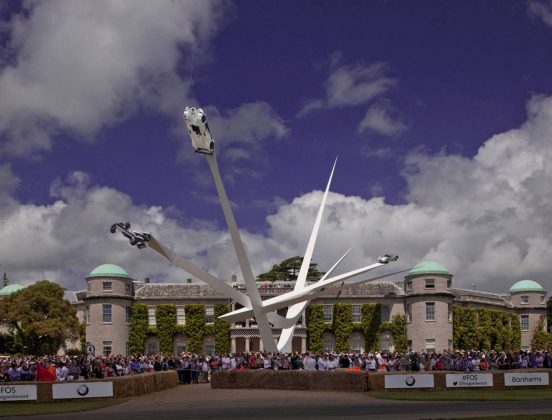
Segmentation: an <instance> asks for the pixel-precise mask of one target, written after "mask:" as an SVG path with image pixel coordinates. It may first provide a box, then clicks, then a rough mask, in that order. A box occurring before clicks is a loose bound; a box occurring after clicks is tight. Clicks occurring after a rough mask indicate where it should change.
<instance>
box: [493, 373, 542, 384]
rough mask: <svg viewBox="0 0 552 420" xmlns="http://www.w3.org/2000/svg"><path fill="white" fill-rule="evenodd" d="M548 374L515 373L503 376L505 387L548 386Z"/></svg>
mask: <svg viewBox="0 0 552 420" xmlns="http://www.w3.org/2000/svg"><path fill="white" fill-rule="evenodd" d="M548 384H549V382H548V372H516V373H505V374H504V385H506V386H534V385H548Z"/></svg>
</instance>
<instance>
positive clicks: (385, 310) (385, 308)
mask: <svg viewBox="0 0 552 420" xmlns="http://www.w3.org/2000/svg"><path fill="white" fill-rule="evenodd" d="M390 314H391V310H390V309H389V305H381V321H382V322H389V316H390Z"/></svg>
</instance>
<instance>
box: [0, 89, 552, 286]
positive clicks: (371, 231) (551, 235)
mask: <svg viewBox="0 0 552 420" xmlns="http://www.w3.org/2000/svg"><path fill="white" fill-rule="evenodd" d="M551 139H552V97H542V96H537V97H535V98H533V99H532V100H531V101H530V102H529V103H528V118H527V121H526V122H525V123H524V124H523V125H522V126H520V127H519V128H516V129H512V130H510V131H507V132H505V133H501V134H497V135H494V136H493V137H491V138H490V139H489V140H487V141H486V142H485V143H484V144H483V145H482V146H481V148H480V149H479V151H478V153H477V154H476V155H475V156H474V157H473V158H469V157H463V156H456V155H447V154H444V153H441V154H438V155H426V154H421V153H417V154H412V155H411V156H410V157H409V158H408V161H407V163H408V169H407V170H406V171H405V177H406V180H407V182H408V196H407V199H408V203H407V204H403V205H391V204H387V203H386V202H385V200H384V198H383V197H376V198H371V199H369V200H366V199H364V198H362V197H358V196H345V195H343V194H339V193H331V194H330V195H329V197H328V204H327V209H326V212H325V217H324V221H323V225H322V229H321V232H320V238H319V242H318V245H317V248H316V250H315V255H314V260H315V261H317V262H318V263H319V264H320V267H321V269H327V268H328V267H329V266H330V265H331V264H332V263H333V262H334V261H335V260H336V259H337V258H339V256H341V255H342V253H343V252H344V251H345V250H346V249H348V248H349V247H350V246H351V245H353V246H354V247H355V248H354V249H353V251H352V252H351V254H350V256H349V257H348V258H347V259H346V262H345V264H344V267H343V269H346V268H357V267H359V266H363V265H366V263H367V262H369V261H373V259H374V258H376V257H377V256H378V255H381V254H382V253H386V252H396V253H398V254H399V255H400V260H399V263H398V265H397V267H409V266H412V265H414V264H416V263H417V262H419V261H420V260H424V259H431V260H435V261H438V262H440V263H442V264H444V265H445V266H446V267H447V268H448V269H449V270H450V271H451V272H452V273H453V274H455V277H454V279H453V285H454V286H455V287H464V288H471V285H472V284H476V285H477V287H478V289H479V290H488V291H496V292H505V291H507V290H508V289H509V287H510V286H511V285H512V284H513V283H514V282H515V281H517V280H520V279H522V278H530V279H533V280H536V281H538V282H540V283H541V284H542V285H543V286H544V287H545V289H546V290H552V280H551V278H550V261H552V226H551V224H550V214H551V213H552V167H551V166H550V165H549V164H548V162H550V161H551V160H552V142H551ZM2 170H3V171H4V172H3V173H4V174H7V179H8V182H6V183H4V184H0V185H5V189H7V190H13V188H14V185H15V184H16V183H17V180H16V179H15V177H14V176H13V174H11V171H9V168H6V167H4V168H2ZM10 174H11V175H10ZM335 176H336V177H339V166H338V168H337V172H336V174H335ZM51 191H52V194H54V196H55V198H56V199H57V201H56V202H54V203H53V204H51V205H48V206H35V205H31V204H27V205H23V204H19V203H16V204H17V206H16V207H15V208H12V211H11V212H9V213H1V214H0V238H3V241H2V242H0V255H2V259H3V260H2V264H3V266H4V267H5V269H7V270H8V274H9V275H10V278H11V279H12V281H19V282H27V281H29V280H37V279H39V278H41V277H42V275H43V274H42V273H46V275H48V276H49V277H50V278H52V279H54V280H59V281H60V282H61V283H62V284H64V285H68V286H70V287H72V288H80V289H82V288H84V280H83V278H84V276H85V275H86V274H87V273H88V272H89V271H90V270H92V269H93V268H94V267H95V266H96V265H99V264H101V263H105V262H113V263H116V264H120V265H121V266H123V267H124V268H126V269H127V270H128V271H129V273H131V275H133V276H135V277H137V278H141V277H145V276H149V277H152V278H154V279H159V280H165V281H170V282H174V281H182V280H184V279H185V278H186V277H187V274H186V273H184V272H182V271H180V270H177V269H175V268H174V267H172V266H171V265H170V264H169V263H168V262H165V261H164V260H163V259H162V258H161V257H159V256H158V255H156V254H155V253H153V252H151V250H147V249H145V250H141V251H140V250H137V249H136V248H133V247H130V246H129V245H128V243H126V242H125V241H124V240H123V238H117V237H115V236H114V235H110V234H109V232H108V227H109V225H110V224H111V223H113V222H116V221H126V220H130V221H132V222H134V223H135V227H136V229H138V230H144V231H149V232H152V233H154V234H155V235H156V236H158V237H159V238H162V240H163V241H164V242H165V243H167V245H169V246H170V247H171V248H173V249H174V250H175V251H176V252H177V253H179V254H181V255H184V256H187V257H188V258H190V259H191V260H193V261H196V262H197V263H198V264H199V265H201V266H203V267H205V268H206V269H208V270H210V271H211V272H213V273H216V274H217V275H219V276H220V277H222V278H229V277H230V274H231V273H232V272H238V273H239V271H238V266H237V263H236V259H235V256H234V251H233V248H232V246H231V241H230V238H229V236H228V234H227V233H226V232H225V230H219V229H218V228H217V227H216V226H215V225H214V224H212V223H210V222H209V221H195V222H194V223H193V225H190V226H181V225H179V224H178V223H177V222H176V221H175V220H174V219H172V218H171V217H170V216H169V212H167V211H165V210H164V209H162V208H160V207H156V206H138V205H136V204H134V203H133V202H132V201H131V199H130V198H129V197H128V196H126V195H125V194H123V193H121V192H119V191H116V190H113V189H111V188H108V187H101V186H91V185H90V180H89V179H88V178H87V176H86V174H83V173H78V172H77V173H74V174H71V175H70V177H69V178H68V179H67V180H65V181H58V182H56V183H55V185H54V186H52V190H51ZM3 194H4V195H5V196H9V192H4V193H3ZM321 198H322V192H320V191H313V192H310V193H307V194H304V195H302V196H299V197H297V198H295V199H294V200H293V201H292V202H289V203H287V202H284V203H282V201H279V203H278V205H279V207H278V209H277V210H276V211H275V213H273V214H272V215H270V216H269V217H268V219H267V222H268V225H269V230H268V232H267V233H266V234H264V235H263V234H250V233H248V232H243V235H244V242H245V244H246V246H247V249H248V253H249V257H250V259H251V261H252V264H253V267H254V270H255V272H257V273H260V272H262V271H264V270H267V269H269V268H270V267H271V266H272V264H274V263H276V262H278V261H280V260H282V259H283V258H286V257H289V256H292V255H297V254H301V253H303V252H304V249H305V247H306V243H307V240H308V237H309V235H310V231H311V229H312V225H313V223H314V218H315V216H316V212H317V209H318V206H319V204H320V200H321ZM238 210H239V209H238ZM4 267H3V268H4ZM397 279H399V278H397Z"/></svg>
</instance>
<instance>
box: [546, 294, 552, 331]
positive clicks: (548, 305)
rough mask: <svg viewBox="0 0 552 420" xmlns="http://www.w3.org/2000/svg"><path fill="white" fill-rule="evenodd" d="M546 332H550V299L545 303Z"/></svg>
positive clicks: (551, 314)
mask: <svg viewBox="0 0 552 420" xmlns="http://www.w3.org/2000/svg"><path fill="white" fill-rule="evenodd" d="M546 321H547V322H546V331H548V332H552V297H551V298H549V299H548V301H547V302H546Z"/></svg>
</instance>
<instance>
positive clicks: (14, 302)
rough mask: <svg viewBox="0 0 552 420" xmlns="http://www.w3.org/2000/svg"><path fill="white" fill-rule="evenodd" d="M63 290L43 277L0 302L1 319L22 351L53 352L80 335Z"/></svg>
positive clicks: (73, 310)
mask: <svg viewBox="0 0 552 420" xmlns="http://www.w3.org/2000/svg"><path fill="white" fill-rule="evenodd" d="M63 293H64V289H62V288H61V287H60V286H59V285H57V284H55V283H51V282H49V281H48V280H43V281H39V282H38V283H35V284H33V285H31V286H27V287H25V288H24V289H22V290H20V291H18V292H16V293H14V294H12V295H9V296H6V297H5V298H3V299H2V300H1V301H0V319H1V320H2V322H3V323H4V324H5V325H6V326H7V327H8V329H9V331H10V333H11V334H12V335H13V336H14V347H16V348H17V349H18V350H19V351H20V352H21V353H23V354H55V353H57V351H58V349H59V348H60V346H62V345H63V344H64V343H65V341H66V340H77V339H78V338H79V322H78V320H77V316H76V311H75V308H73V307H72V305H71V304H70V303H69V302H68V301H66V300H65V299H64V298H63ZM18 346H20V347H18Z"/></svg>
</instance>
